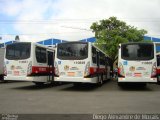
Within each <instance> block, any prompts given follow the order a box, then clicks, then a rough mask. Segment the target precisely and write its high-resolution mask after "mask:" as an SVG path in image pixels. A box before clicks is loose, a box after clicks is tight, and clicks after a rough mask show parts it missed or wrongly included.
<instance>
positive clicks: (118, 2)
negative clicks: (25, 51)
mask: <svg viewBox="0 0 160 120" xmlns="http://www.w3.org/2000/svg"><path fill="white" fill-rule="evenodd" d="M159 9H160V0H0V38H1V42H6V41H10V40H14V38H15V36H16V35H19V37H20V40H21V41H32V42H38V41H41V40H45V39H50V38H56V39H61V40H68V41H76V40H81V39H85V38H89V37H94V33H93V32H92V30H90V26H91V25H92V23H93V22H98V21H99V20H102V19H108V18H109V17H112V16H115V17H117V19H119V20H123V21H125V22H126V23H127V24H128V25H131V26H135V27H137V28H138V29H145V30H147V31H148V33H147V35H148V36H152V37H158V38H160V13H159Z"/></svg>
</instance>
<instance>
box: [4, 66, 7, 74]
mask: <svg viewBox="0 0 160 120" xmlns="http://www.w3.org/2000/svg"><path fill="white" fill-rule="evenodd" d="M3 73H4V75H5V76H6V75H7V67H6V65H5V64H4V67H3Z"/></svg>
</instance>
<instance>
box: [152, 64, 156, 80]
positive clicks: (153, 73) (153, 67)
mask: <svg viewBox="0 0 160 120" xmlns="http://www.w3.org/2000/svg"><path fill="white" fill-rule="evenodd" d="M156 75H157V68H156V62H155V63H154V64H153V66H152V73H151V77H156Z"/></svg>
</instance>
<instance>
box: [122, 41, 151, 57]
mask: <svg viewBox="0 0 160 120" xmlns="http://www.w3.org/2000/svg"><path fill="white" fill-rule="evenodd" d="M121 57H122V59H125V60H151V59H153V58H154V46H153V44H149V43H148V44H147V43H130V44H122V46H121Z"/></svg>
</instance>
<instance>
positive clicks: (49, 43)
mask: <svg viewBox="0 0 160 120" xmlns="http://www.w3.org/2000/svg"><path fill="white" fill-rule="evenodd" d="M144 40H149V41H153V42H159V43H160V38H154V37H149V36H144ZM78 41H82V42H92V43H93V42H95V41H96V38H95V37H90V38H85V39H82V40H78ZM14 42H16V41H15V40H12V41H8V42H5V43H1V44H0V47H5V46H6V45H8V44H11V43H14ZM63 42H68V40H60V39H55V38H51V39H46V40H42V41H39V42H37V43H39V44H43V45H46V46H55V45H56V44H58V43H63ZM157 51H159V52H160V46H158V47H157Z"/></svg>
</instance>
